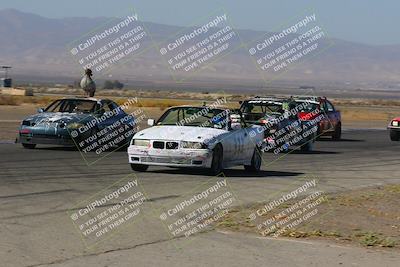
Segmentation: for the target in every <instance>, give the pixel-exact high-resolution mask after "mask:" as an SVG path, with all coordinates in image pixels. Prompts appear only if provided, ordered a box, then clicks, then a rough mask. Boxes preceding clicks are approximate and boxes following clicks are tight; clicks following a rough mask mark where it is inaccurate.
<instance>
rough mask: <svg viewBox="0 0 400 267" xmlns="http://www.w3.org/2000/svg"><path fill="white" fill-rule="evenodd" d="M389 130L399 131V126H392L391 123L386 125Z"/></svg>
mask: <svg viewBox="0 0 400 267" xmlns="http://www.w3.org/2000/svg"><path fill="white" fill-rule="evenodd" d="M387 128H388V129H389V130H392V131H399V132H400V126H397V127H396V126H392V125H389V126H388V127H387Z"/></svg>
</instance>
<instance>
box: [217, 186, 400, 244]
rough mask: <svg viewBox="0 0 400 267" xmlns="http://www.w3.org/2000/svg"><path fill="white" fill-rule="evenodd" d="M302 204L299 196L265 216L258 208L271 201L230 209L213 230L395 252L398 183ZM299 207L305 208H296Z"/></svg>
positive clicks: (399, 233) (399, 222) (399, 224)
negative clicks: (316, 240)
mask: <svg viewBox="0 0 400 267" xmlns="http://www.w3.org/2000/svg"><path fill="white" fill-rule="evenodd" d="M305 199H306V197H304V198H302V199H301V198H300V197H298V198H297V199H295V201H287V202H284V203H283V204H281V205H279V206H277V207H275V208H273V209H271V210H269V211H268V212H265V211H266V210H265V209H263V208H265V207H266V205H269V204H270V203H271V202H268V203H260V204H257V205H255V206H253V207H247V208H246V207H244V208H240V209H237V210H233V211H231V212H230V213H228V215H227V216H226V217H225V218H224V219H223V221H220V222H219V224H218V225H217V228H218V229H220V230H224V231H226V230H228V231H237V232H247V233H254V234H258V235H262V236H270V237H278V236H283V237H291V238H305V239H328V240H334V241H336V242H339V243H349V244H357V245H360V246H366V247H385V248H393V249H400V209H399V206H400V184H393V185H386V186H377V187H369V188H362V189H358V190H351V191H346V192H341V193H333V194H328V195H323V194H322V195H319V196H318V198H314V199H313V200H310V201H308V202H306V201H305ZM302 200H303V202H301V201H302ZM299 203H305V204H303V205H297V206H296V204H299ZM307 205H310V206H307ZM294 207H297V209H293V208H294ZM299 210H300V211H299ZM257 212H258V213H257ZM260 212H261V213H262V215H261V216H259V217H258V218H257V219H255V218H254V214H260ZM264 212H265V213H264ZM293 214H296V215H297V216H293ZM298 219H302V220H298ZM297 220H298V222H299V223H298V224H297V225H296V221H297ZM260 225H261V226H260Z"/></svg>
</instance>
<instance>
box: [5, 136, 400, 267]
mask: <svg viewBox="0 0 400 267" xmlns="http://www.w3.org/2000/svg"><path fill="white" fill-rule="evenodd" d="M342 137H343V139H342V140H341V141H331V140H330V139H329V138H325V139H323V140H321V141H317V142H316V143H315V147H314V152H312V153H300V152H299V151H294V152H292V153H289V154H285V155H284V154H280V155H278V156H276V155H273V154H272V153H265V154H264V156H263V167H262V171H261V172H260V173H257V174H255V175H254V174H251V173H248V172H245V171H244V170H243V168H242V167H236V168H232V169H229V170H225V171H224V173H223V176H225V177H226V180H227V182H228V183H229V185H230V190H232V191H233V192H234V193H235V196H237V200H238V201H239V202H238V203H240V205H251V204H254V203H257V202H262V201H268V200H271V199H274V198H275V197H276V196H279V195H280V194H283V193H284V192H288V191H291V190H293V189H295V188H297V187H298V186H301V185H302V184H304V182H305V181H307V180H311V179H316V180H317V186H316V190H322V191H325V192H336V191H344V190H350V189H355V188H360V187H364V186H373V185H378V184H387V183H399V182H400V168H399V167H400V165H399V163H400V156H399V148H400V142H391V141H390V140H389V137H388V132H387V131H385V130H345V131H344V133H343V136H342ZM0 155H1V157H0V203H1V206H0V209H1V212H0V235H1V243H0V259H1V261H2V263H1V264H0V265H1V266H154V265H159V266H177V265H183V266H203V265H209V266H217V265H218V266H306V265H311V266H338V265H339V263H341V264H344V265H342V266H349V265H357V266H398V265H397V264H398V262H399V261H400V254H398V252H396V251H379V250H378V251H371V250H369V251H368V252H367V250H366V249H364V248H359V247H347V246H346V247H342V246H337V245H335V244H334V243H332V242H308V241H307V242H303V241H293V240H286V239H268V238H261V237H258V236H252V235H245V234H240V233H223V232H218V231H207V232H204V233H200V234H196V235H194V236H191V237H188V238H185V237H171V235H170V234H169V233H168V231H167V230H166V229H165V227H164V226H163V224H162V223H161V221H160V218H159V213H158V211H159V209H160V208H162V207H165V206H169V207H170V206H171V205H173V204H174V203H175V204H176V203H177V202H178V201H179V200H180V199H182V198H183V197H184V196H185V195H187V194H188V192H196V190H197V189H196V188H198V187H199V186H200V185H202V184H204V183H207V182H209V181H212V180H213V179H216V178H215V177H211V176H208V175H207V174H206V173H204V172H203V171H198V170H181V169H172V168H165V167H150V169H149V171H147V172H145V173H135V175H136V177H137V179H138V182H139V184H140V185H141V186H142V188H143V189H144V191H145V192H146V195H147V196H148V201H147V203H145V204H144V206H143V210H145V211H146V212H144V214H143V216H142V215H141V217H138V219H137V220H136V221H135V223H132V224H130V225H129V226H127V227H125V228H124V229H123V230H121V231H119V232H118V233H117V234H116V235H114V236H113V237H112V238H110V239H107V240H104V241H103V242H101V243H99V244H97V245H96V246H95V247H94V248H87V247H85V246H84V244H83V242H82V240H81V237H80V233H79V232H78V231H77V229H75V228H74V226H73V223H72V220H71V219H70V218H69V215H68V213H67V212H68V211H69V210H71V209H72V207H74V206H75V205H76V204H77V203H78V202H80V201H82V200H85V199H88V198H89V197H91V196H92V195H94V194H96V193H98V192H99V191H101V190H103V189H105V188H107V187H108V186H110V185H112V184H113V183H115V182H116V181H118V180H120V179H122V178H124V177H126V176H127V175H131V174H132V173H133V171H131V169H130V166H129V164H128V159H127V154H126V152H125V151H116V152H113V153H111V154H109V155H108V156H107V157H105V158H102V159H101V160H98V161H97V162H95V163H93V164H91V165H89V166H88V164H87V162H86V161H85V160H83V158H82V156H81V154H80V153H79V152H78V151H76V150H73V149H65V148H61V147H49V146H39V147H38V148H36V149H34V150H28V149H23V148H22V147H21V146H20V145H18V144H7V143H3V144H0ZM95 159H98V158H95ZM89 161H90V160H89ZM90 162H92V161H90Z"/></svg>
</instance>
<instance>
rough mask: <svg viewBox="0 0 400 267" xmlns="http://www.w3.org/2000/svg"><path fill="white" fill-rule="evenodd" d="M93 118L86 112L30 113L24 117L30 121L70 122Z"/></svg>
mask: <svg viewBox="0 0 400 267" xmlns="http://www.w3.org/2000/svg"><path fill="white" fill-rule="evenodd" d="M91 118H93V114H88V113H66V112H65V113H64V112H43V113H38V114H34V115H31V116H29V117H27V118H25V119H24V121H29V122H30V123H35V124H42V123H61V122H64V123H71V122H81V121H86V120H88V119H91Z"/></svg>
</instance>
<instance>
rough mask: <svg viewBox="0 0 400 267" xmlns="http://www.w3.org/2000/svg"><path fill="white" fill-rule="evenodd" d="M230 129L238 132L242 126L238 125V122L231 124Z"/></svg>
mask: <svg viewBox="0 0 400 267" xmlns="http://www.w3.org/2000/svg"><path fill="white" fill-rule="evenodd" d="M231 129H232V130H240V129H242V125H241V124H240V122H232V123H231Z"/></svg>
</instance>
